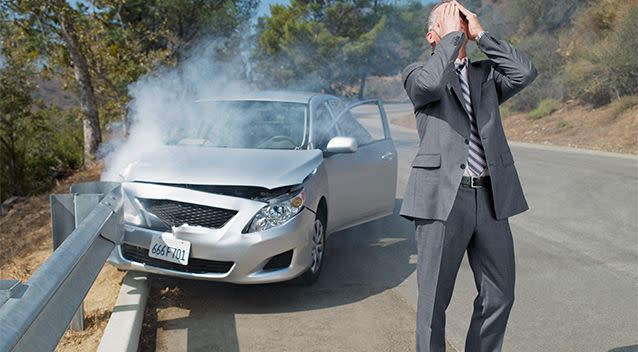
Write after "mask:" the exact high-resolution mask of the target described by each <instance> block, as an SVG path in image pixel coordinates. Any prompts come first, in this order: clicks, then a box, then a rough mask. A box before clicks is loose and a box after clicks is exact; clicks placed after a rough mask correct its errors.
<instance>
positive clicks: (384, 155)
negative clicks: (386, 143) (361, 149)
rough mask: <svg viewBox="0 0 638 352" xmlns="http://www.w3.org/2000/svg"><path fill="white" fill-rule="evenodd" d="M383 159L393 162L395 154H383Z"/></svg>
mask: <svg viewBox="0 0 638 352" xmlns="http://www.w3.org/2000/svg"><path fill="white" fill-rule="evenodd" d="M381 159H384V160H392V159H394V153H392V152H385V153H383V155H381Z"/></svg>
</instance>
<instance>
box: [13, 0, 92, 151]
mask: <svg viewBox="0 0 638 352" xmlns="http://www.w3.org/2000/svg"><path fill="white" fill-rule="evenodd" d="M3 7H4V8H3V9H2V10H3V11H6V12H8V13H9V15H7V17H8V18H10V19H12V22H13V24H15V25H16V26H17V27H18V28H20V29H21V30H22V31H24V33H25V34H26V38H27V39H28V40H29V41H30V43H29V44H30V45H31V46H33V47H34V49H36V50H38V52H37V54H38V55H37V56H45V57H46V60H47V61H48V64H49V65H55V64H60V62H59V61H57V60H56V59H59V58H64V57H65V56H66V57H68V58H69V59H70V60H69V61H68V64H69V65H70V67H71V68H72V69H73V73H74V76H75V81H76V84H77V90H78V97H79V102H80V111H81V114H82V119H83V130H84V162H85V163H86V162H90V161H92V160H93V159H94V158H95V154H96V152H97V150H98V147H99V145H100V143H101V141H102V131H101V128H100V118H99V113H98V108H97V102H96V98H95V90H94V88H93V82H92V78H91V74H90V71H89V66H88V64H87V60H86V48H85V47H84V46H83V45H82V42H81V40H80V36H81V33H79V32H78V31H77V30H76V22H77V21H79V18H80V17H81V16H82V15H83V14H81V13H80V12H78V11H76V10H74V9H72V8H71V7H70V6H69V4H68V3H67V2H65V1H64V0H49V1H46V2H41V1H37V0H7V1H6V2H4V5H3ZM60 51H64V53H61V52H60ZM64 54H66V55H64Z"/></svg>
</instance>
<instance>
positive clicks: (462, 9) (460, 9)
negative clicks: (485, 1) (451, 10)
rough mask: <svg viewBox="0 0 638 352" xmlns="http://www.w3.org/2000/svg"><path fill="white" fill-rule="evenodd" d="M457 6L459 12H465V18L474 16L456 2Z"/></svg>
mask: <svg viewBox="0 0 638 352" xmlns="http://www.w3.org/2000/svg"><path fill="white" fill-rule="evenodd" d="M454 2H455V3H456V4H457V7H458V9H459V11H461V12H463V14H464V15H465V16H469V15H473V14H474V13H473V12H471V11H470V10H468V9H466V8H465V6H463V5H461V3H460V2H457V1H454Z"/></svg>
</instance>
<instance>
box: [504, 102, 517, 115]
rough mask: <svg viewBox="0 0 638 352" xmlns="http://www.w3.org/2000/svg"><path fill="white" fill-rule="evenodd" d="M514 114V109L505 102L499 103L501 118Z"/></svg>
mask: <svg viewBox="0 0 638 352" xmlns="http://www.w3.org/2000/svg"><path fill="white" fill-rule="evenodd" d="M514 114H516V111H514V110H513V109H512V108H511V106H509V105H507V104H505V105H501V118H507V117H510V116H512V115H514Z"/></svg>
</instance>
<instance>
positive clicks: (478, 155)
mask: <svg viewBox="0 0 638 352" xmlns="http://www.w3.org/2000/svg"><path fill="white" fill-rule="evenodd" d="M465 64H466V61H465V60H463V61H462V63H461V64H460V65H458V66H457V67H456V73H457V74H458V76H459V81H460V82H461V92H462V94H461V95H462V96H463V105H464V106H465V109H466V110H467V116H468V117H469V118H470V143H469V146H470V148H469V151H470V153H469V156H468V159H467V164H468V167H469V169H470V172H471V173H473V174H474V176H478V175H480V174H481V173H482V172H483V169H485V167H486V166H487V163H486V162H485V151H484V150H483V145H482V144H481V138H480V137H479V132H478V127H477V125H476V119H475V118H474V111H473V110H472V104H471V98H470V85H469V84H468V83H467V79H466V78H465V75H464V74H463V72H462V71H463V68H464V66H465Z"/></svg>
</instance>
